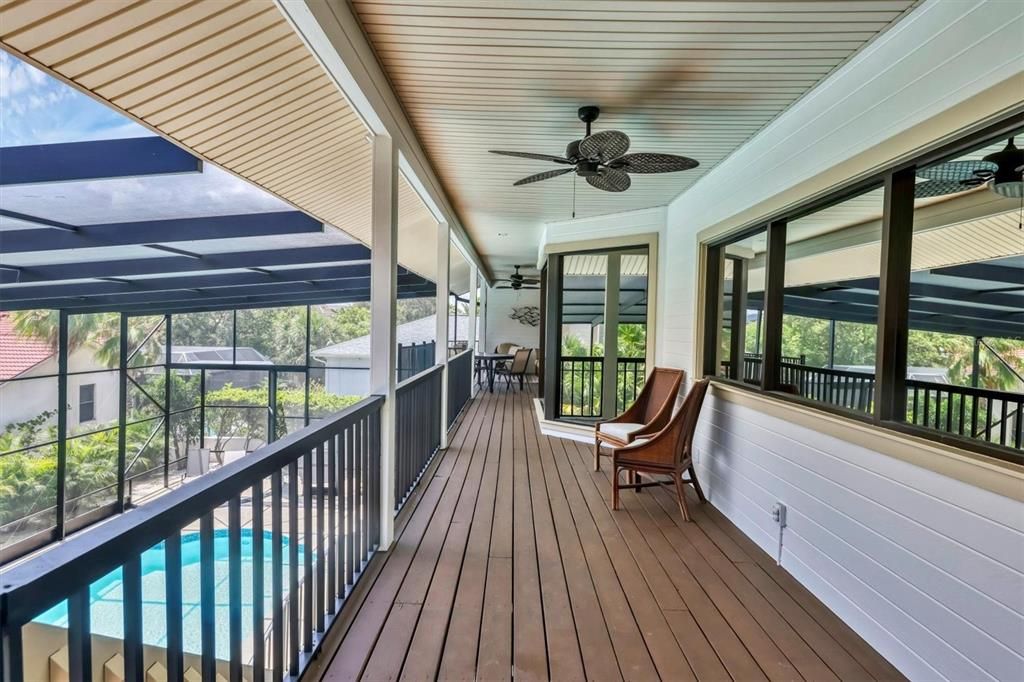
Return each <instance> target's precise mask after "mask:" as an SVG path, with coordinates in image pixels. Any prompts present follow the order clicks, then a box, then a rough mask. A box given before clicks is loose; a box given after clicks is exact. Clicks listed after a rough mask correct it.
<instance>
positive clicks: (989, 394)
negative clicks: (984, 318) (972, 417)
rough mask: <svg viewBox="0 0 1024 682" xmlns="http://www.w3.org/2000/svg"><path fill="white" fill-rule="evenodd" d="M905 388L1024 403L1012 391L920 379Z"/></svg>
mask: <svg viewBox="0 0 1024 682" xmlns="http://www.w3.org/2000/svg"><path fill="white" fill-rule="evenodd" d="M872 376H874V375H872ZM907 387H908V388H920V389H922V390H925V389H927V390H931V391H934V390H936V389H939V390H942V391H950V392H952V393H958V394H960V395H969V396H972V397H977V398H991V399H992V400H1005V401H1007V402H1011V403H1016V402H1022V401H1024V396H1022V395H1021V394H1020V393H1013V392H1012V391H1000V390H998V389H995V388H978V387H976V386H961V385H959V384H940V383H937V382H934V381H922V380H921V379H907Z"/></svg>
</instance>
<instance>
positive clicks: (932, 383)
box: [905, 129, 1024, 451]
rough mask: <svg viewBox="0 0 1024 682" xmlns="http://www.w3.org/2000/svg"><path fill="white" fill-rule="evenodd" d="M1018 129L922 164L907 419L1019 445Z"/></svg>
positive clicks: (1022, 298) (1023, 394)
mask: <svg viewBox="0 0 1024 682" xmlns="http://www.w3.org/2000/svg"><path fill="white" fill-rule="evenodd" d="M1012 135H1017V137H1016V141H1024V137H1022V135H1024V129H1018V130H1015V131H1012V132H1011V133H1009V134H1006V135H1005V136H999V137H996V138H995V139H989V140H985V141H984V142H982V143H980V144H977V145H975V146H973V147H972V148H970V149H968V150H966V151H962V152H959V153H957V154H956V155H954V156H952V157H951V158H948V159H945V160H941V161H939V162H937V163H932V164H928V165H924V166H922V167H920V168H918V169H917V171H916V175H917V177H918V179H919V181H918V183H917V184H916V186H915V192H914V195H915V200H914V223H915V226H917V227H915V231H914V235H913V246H912V248H911V259H910V271H911V272H910V320H909V324H908V326H909V331H908V335H907V376H906V382H905V386H906V401H907V404H906V421H907V423H908V424H913V425H915V426H919V427H921V428H925V429H928V430H930V431H935V432H937V433H939V434H944V435H952V436H957V437H964V438H970V439H973V440H980V441H985V442H988V443H990V444H993V445H997V446H1000V447H1007V448H1011V449H1014V450H1017V451H1021V450H1022V449H1024V442H1022V440H1024V437H1022V425H1024V414H1022V411H1024V319H1022V316H1021V311H1022V310H1024V233H1022V232H1021V230H1020V220H1021V212H1022V202H1024V199H1022V198H1021V194H1022V192H1021V182H1020V181H1021V178H1020V172H1019V171H1016V177H1015V179H1016V181H1014V176H1013V172H1014V169H1015V168H1017V167H1019V166H1020V165H1021V164H1022V163H1024V150H1020V149H1018V148H1017V145H1016V144H1015V140H1014V138H1013V137H1012ZM1007 171H1010V172H1009V173H1008V172H1007ZM954 211H955V212H956V213H957V219H955V220H952V219H949V218H947V217H946V216H948V215H949V214H950V213H952V212H954ZM918 227H920V228H926V229H918Z"/></svg>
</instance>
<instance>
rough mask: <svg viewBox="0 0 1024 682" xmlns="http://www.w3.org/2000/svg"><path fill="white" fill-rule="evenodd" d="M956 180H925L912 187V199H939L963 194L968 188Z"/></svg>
mask: <svg viewBox="0 0 1024 682" xmlns="http://www.w3.org/2000/svg"><path fill="white" fill-rule="evenodd" d="M963 182H964V181H958V180H925V181H924V182H919V183H917V184H916V185H914V198H915V199H925V198H927V197H941V196H944V195H946V194H956V193H957V192H964V191H966V190H968V189H970V187H966V186H965V185H964V184H963Z"/></svg>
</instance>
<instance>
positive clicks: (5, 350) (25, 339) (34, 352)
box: [0, 313, 54, 381]
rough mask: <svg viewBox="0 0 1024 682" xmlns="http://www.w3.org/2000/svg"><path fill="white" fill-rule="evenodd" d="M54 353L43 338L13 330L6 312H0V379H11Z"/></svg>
mask: <svg viewBox="0 0 1024 682" xmlns="http://www.w3.org/2000/svg"><path fill="white" fill-rule="evenodd" d="M53 354H54V350H53V348H51V347H50V344H48V343H47V342H46V341H45V340H43V339H39V338H33V337H29V336H22V335H20V334H18V333H17V332H16V331H14V323H13V322H12V321H11V316H10V314H8V313H0V381H6V380H7V379H13V378H14V377H16V376H18V375H19V374H22V373H24V372H26V371H28V370H30V369H32V368H33V367H35V366H36V365H38V364H39V363H40V362H42V361H43V360H46V359H47V358H49V357H50V356H52V355H53Z"/></svg>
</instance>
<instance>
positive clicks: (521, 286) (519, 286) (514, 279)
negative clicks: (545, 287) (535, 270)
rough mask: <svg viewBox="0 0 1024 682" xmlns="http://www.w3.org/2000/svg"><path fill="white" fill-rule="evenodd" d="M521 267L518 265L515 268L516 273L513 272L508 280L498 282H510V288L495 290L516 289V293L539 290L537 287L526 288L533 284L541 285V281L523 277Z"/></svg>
mask: <svg viewBox="0 0 1024 682" xmlns="http://www.w3.org/2000/svg"><path fill="white" fill-rule="evenodd" d="M520 267H521V266H519V265H516V266H515V269H516V271H515V272H513V273H512V274H511V275H509V277H508V279H499V280H498V281H499V282H508V283H509V284H508V286H500V287H495V289H514V290H516V291H521V290H530V289H539V288H540V287H536V286H526V285H531V284H540V280H539V279H530V278H528V277H523V276H522V275H521V274H519V268H520Z"/></svg>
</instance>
